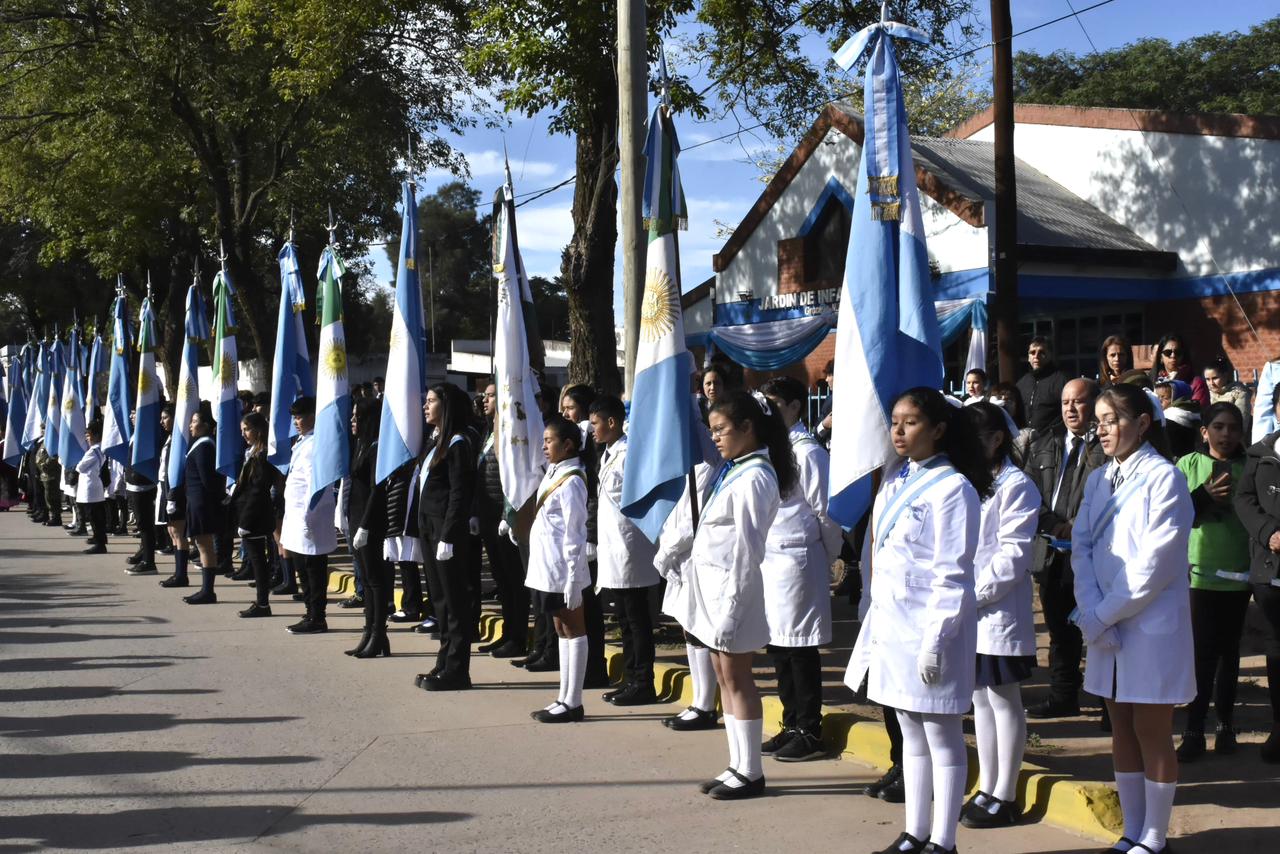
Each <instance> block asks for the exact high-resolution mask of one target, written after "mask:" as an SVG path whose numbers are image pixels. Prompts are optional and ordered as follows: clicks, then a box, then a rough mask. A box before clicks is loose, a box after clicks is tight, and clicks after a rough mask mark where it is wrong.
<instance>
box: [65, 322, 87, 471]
mask: <svg viewBox="0 0 1280 854" xmlns="http://www.w3.org/2000/svg"><path fill="white" fill-rule="evenodd" d="M69 350H70V352H71V353H80V352H81V347H80V328H79V327H78V326H73V327H72V329H71V343H70V345H69ZM83 388H84V385H83V383H81V381H80V361H79V360H77V359H75V358H73V359H71V360H70V361H69V362H68V363H67V369H66V373H65V375H64V376H63V381H62V414H61V423H59V424H58V459H59V460H60V461H61V462H62V468H63V471H64V472H66V471H68V470H70V469H73V468H75V467H76V464H77V463H79V462H80V458H81V457H83V456H84V452H85V451H87V450H89V444H88V441H87V440H86V439H85V435H84V392H83Z"/></svg>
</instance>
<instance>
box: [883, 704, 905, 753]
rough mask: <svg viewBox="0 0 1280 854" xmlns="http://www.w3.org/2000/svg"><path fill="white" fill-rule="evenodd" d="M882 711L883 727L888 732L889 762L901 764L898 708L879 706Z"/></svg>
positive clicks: (900, 731) (900, 734)
mask: <svg viewBox="0 0 1280 854" xmlns="http://www.w3.org/2000/svg"><path fill="white" fill-rule="evenodd" d="M880 710H881V711H883V712H884V728H885V732H887V733H889V764H891V765H901V764H902V724H901V723H900V722H899V721H898V710H897V709H894V708H892V707H890V706H881V707H880Z"/></svg>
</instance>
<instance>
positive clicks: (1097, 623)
mask: <svg viewBox="0 0 1280 854" xmlns="http://www.w3.org/2000/svg"><path fill="white" fill-rule="evenodd" d="M1158 413H1159V407H1158V406H1156V405H1155V404H1154V402H1153V396H1151V395H1149V394H1148V393H1147V392H1145V391H1143V390H1142V389H1140V388H1137V387H1136V386H1128V385H1113V386H1111V387H1110V388H1108V389H1107V390H1106V391H1104V392H1103V393H1102V395H1101V396H1100V397H1099V398H1098V402H1097V404H1096V407H1095V409H1094V414H1095V417H1096V418H1097V419H1098V426H1097V432H1098V440H1099V443H1100V444H1101V445H1102V450H1103V452H1104V453H1106V455H1107V456H1108V457H1110V458H1111V461H1110V462H1109V463H1108V464H1107V465H1106V467H1105V468H1101V469H1097V470H1095V471H1094V472H1093V473H1092V474H1091V475H1089V480H1088V483H1087V484H1086V485H1085V491H1084V500H1083V502H1082V503H1081V506H1080V512H1079V514H1078V515H1077V516H1076V522H1075V526H1074V528H1073V529H1072V535H1071V537H1072V544H1073V552H1072V558H1071V566H1072V569H1073V570H1074V571H1075V593H1076V604H1077V611H1076V616H1075V623H1076V624H1077V625H1078V626H1079V627H1080V632H1081V634H1082V635H1083V636H1084V640H1085V644H1086V645H1087V648H1088V663H1087V665H1086V667H1085V673H1084V687H1085V690H1086V691H1088V692H1089V693H1091V694H1095V695H1097V696H1099V697H1102V698H1103V699H1104V700H1105V701H1106V704H1107V709H1108V711H1109V712H1110V714H1111V727H1112V730H1111V746H1112V750H1111V752H1112V757H1113V760H1114V762H1115V769H1116V789H1117V791H1118V792H1119V795H1120V809H1121V811H1122V812H1123V814H1124V833H1123V835H1122V836H1121V838H1120V839H1119V841H1117V842H1116V844H1115V845H1113V846H1112V847H1111V848H1109V849H1107V850H1108V851H1111V852H1126V851H1131V852H1135V854H1138V852H1140V854H1158V852H1161V851H1166V850H1168V849H1169V846H1168V843H1167V842H1166V840H1165V834H1166V833H1167V832H1168V828H1169V814H1170V813H1171V812H1172V810H1173V796H1174V792H1175V789H1176V787H1177V781H1178V759H1177V756H1176V754H1175V753H1174V749H1173V709H1174V706H1176V705H1180V704H1182V703H1189V702H1191V700H1193V699H1194V698H1195V696H1196V683H1195V671H1194V662H1195V652H1194V649H1193V644H1192V631H1191V604H1190V582H1189V580H1188V572H1187V547H1188V542H1189V539H1190V534H1191V526H1192V523H1193V522H1194V519H1195V513H1194V510H1193V508H1192V503H1191V495H1190V493H1189V491H1188V490H1187V481H1186V478H1184V477H1183V476H1182V474H1181V473H1180V472H1179V471H1178V470H1177V468H1175V467H1174V466H1173V464H1172V463H1170V462H1169V461H1168V460H1167V459H1166V458H1165V456H1164V453H1165V452H1166V451H1167V444H1166V443H1165V439H1164V432H1163V430H1162V427H1161V423H1160V421H1159V420H1158Z"/></svg>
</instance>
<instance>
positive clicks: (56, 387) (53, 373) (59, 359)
mask: <svg viewBox="0 0 1280 854" xmlns="http://www.w3.org/2000/svg"><path fill="white" fill-rule="evenodd" d="M66 356H67V348H66V347H64V346H63V344H62V341H61V340H60V339H59V338H58V337H57V336H55V337H54V339H53V342H52V343H51V344H50V345H49V384H48V385H47V386H46V392H45V394H46V398H45V402H44V452H45V453H46V454H48V455H49V456H51V457H53V458H54V459H55V460H56V459H58V433H59V432H60V431H61V425H62V380H63V374H64V372H65V370H66Z"/></svg>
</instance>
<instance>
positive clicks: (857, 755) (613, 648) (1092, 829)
mask: <svg viewBox="0 0 1280 854" xmlns="http://www.w3.org/2000/svg"><path fill="white" fill-rule="evenodd" d="M354 591H355V578H354V576H353V575H352V574H351V573H350V572H346V571H339V572H334V573H332V574H331V575H330V576H329V592H330V593H337V594H349V593H352V592H354ZM400 593H401V591H400V590H399V589H397V590H396V594H395V595H396V607H399V605H400ZM501 633H502V617H501V616H499V615H498V614H494V613H492V612H487V613H485V614H483V615H482V616H481V617H480V635H481V637H480V640H482V641H485V642H489V641H492V640H494V639H495V638H497V637H499V636H500V635H501ZM605 660H606V663H607V665H608V669H609V678H610V679H613V680H614V681H617V680H618V679H620V678H621V676H622V669H623V664H622V647H621V646H619V645H617V644H608V645H606V646H605ZM653 681H654V690H655V691H656V692H657V694H658V699H659V700H661V701H663V702H666V703H678V704H680V705H685V706H688V705H691V704H692V703H693V685H692V681H691V680H690V679H689V669H688V668H687V667H680V666H679V665H675V664H664V663H662V662H658V663H657V664H656V665H655V666H654V671H653ZM761 703H762V705H763V706H764V719H765V721H766V723H767V724H772V723H773V722H777V721H781V720H782V702H781V701H780V700H779V699H778V698H777V697H776V696H766V697H762V698H761ZM822 741H823V744H824V745H825V746H826V747H827V749H828V750H830V751H831V753H833V754H839V755H840V756H841V757H842V758H848V759H852V760H853V761H855V762H860V763H862V764H864V765H870V766H872V767H873V768H878V769H880V770H887V769H888V768H889V735H888V733H886V732H885V729H884V724H882V723H881V722H880V721H875V720H865V719H863V718H860V717H858V716H857V715H855V714H853V713H852V712H848V711H845V710H843V709H836V708H832V707H830V706H823V707H822ZM970 755H971V756H973V751H972V749H970ZM977 767H978V763H977V760H976V757H974V758H973V761H971V762H970V763H969V768H970V774H971V779H970V786H971V787H972V786H973V785H975V784H976V782H977V780H976V773H974V772H975V770H976V769H977ZM1018 804H1019V806H1021V807H1022V810H1023V813H1024V815H1025V816H1026V818H1027V819H1028V820H1030V821H1043V822H1045V823H1047V824H1051V825H1053V826H1055V827H1060V828H1062V829H1064V830H1069V831H1071V832H1073V833H1078V834H1080V835H1081V836H1087V837H1090V838H1093V839H1097V840H1100V841H1103V842H1111V841H1113V840H1114V839H1115V838H1116V836H1117V835H1118V834H1119V833H1120V829H1121V827H1122V826H1123V823H1124V822H1123V819H1122V817H1121V814H1120V801H1119V799H1118V798H1117V797H1116V792H1115V789H1114V788H1112V787H1111V786H1109V785H1106V784H1105V783H1096V782H1086V781H1081V780H1074V779H1072V778H1070V777H1068V776H1066V775H1065V774H1058V773H1054V772H1053V771H1050V770H1049V769H1047V768H1042V767H1041V766H1039V765H1032V764H1030V763H1028V762H1024V763H1022V774H1021V775H1019V779H1018Z"/></svg>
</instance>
